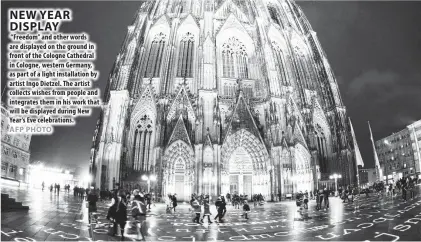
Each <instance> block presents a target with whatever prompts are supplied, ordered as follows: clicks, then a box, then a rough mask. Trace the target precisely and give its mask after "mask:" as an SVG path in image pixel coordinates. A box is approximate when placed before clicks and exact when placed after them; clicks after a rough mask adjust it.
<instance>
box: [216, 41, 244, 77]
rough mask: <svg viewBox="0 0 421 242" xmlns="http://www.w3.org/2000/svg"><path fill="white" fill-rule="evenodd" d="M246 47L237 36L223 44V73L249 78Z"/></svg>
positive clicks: (228, 75)
mask: <svg viewBox="0 0 421 242" xmlns="http://www.w3.org/2000/svg"><path fill="white" fill-rule="evenodd" d="M248 71H249V70H248V56H247V51H246V47H245V46H244V44H243V43H241V41H239V40H238V39H237V38H235V37H231V38H229V39H228V40H227V42H225V43H224V44H223V45H222V75H223V76H224V77H232V78H244V79H245V78H248Z"/></svg>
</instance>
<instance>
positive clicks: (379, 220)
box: [315, 201, 421, 240]
mask: <svg viewBox="0 0 421 242" xmlns="http://www.w3.org/2000/svg"><path fill="white" fill-rule="evenodd" d="M419 205H421V201H418V202H417V203H414V204H412V205H410V206H406V207H405V208H404V209H403V210H398V211H397V213H399V214H395V215H391V214H388V213H386V214H384V215H383V216H381V217H379V218H376V219H373V220H372V221H371V222H365V223H361V224H358V225H357V226H356V228H348V229H343V234H342V235H340V234H337V233H326V234H325V235H317V236H315V237H316V238H318V239H322V240H331V239H335V240H337V238H338V237H340V236H343V235H347V234H351V233H352V232H357V231H360V230H364V229H366V228H370V227H373V226H374V225H375V224H379V223H383V222H386V221H392V220H394V219H395V218H396V217H400V216H401V215H402V214H403V213H406V212H408V211H409V210H411V209H414V208H415V207H416V206H419ZM379 212H380V211H379ZM354 219H356V218H354ZM395 227H396V226H395ZM399 228H400V229H402V228H406V229H409V228H410V227H406V226H401V227H399Z"/></svg>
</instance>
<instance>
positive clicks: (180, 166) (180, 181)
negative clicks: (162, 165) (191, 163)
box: [174, 158, 186, 198]
mask: <svg viewBox="0 0 421 242" xmlns="http://www.w3.org/2000/svg"><path fill="white" fill-rule="evenodd" d="M185 177H186V165H185V162H184V161H183V160H182V159H181V158H179V159H178V160H177V161H176V162H175V164H174V192H175V193H176V194H177V197H178V198H184V197H185V195H186V194H185V190H186V181H185Z"/></svg>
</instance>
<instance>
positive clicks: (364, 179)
mask: <svg viewBox="0 0 421 242" xmlns="http://www.w3.org/2000/svg"><path fill="white" fill-rule="evenodd" d="M358 171H359V174H360V186H361V188H368V187H369V186H372V185H373V184H374V182H376V181H377V174H376V168H360V169H358Z"/></svg>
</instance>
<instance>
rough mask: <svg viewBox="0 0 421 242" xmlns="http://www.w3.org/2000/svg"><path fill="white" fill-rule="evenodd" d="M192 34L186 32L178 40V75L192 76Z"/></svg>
mask: <svg viewBox="0 0 421 242" xmlns="http://www.w3.org/2000/svg"><path fill="white" fill-rule="evenodd" d="M193 53H194V35H192V34H191V33H190V32H188V33H187V34H186V35H185V36H184V37H183V38H182V39H181V41H180V47H179V53H178V69H177V76H178V77H193Z"/></svg>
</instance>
